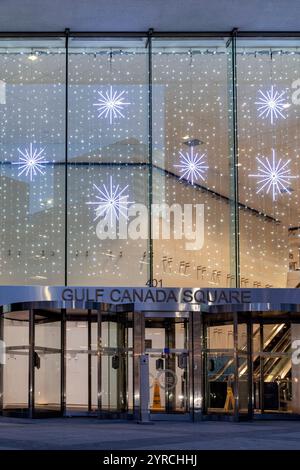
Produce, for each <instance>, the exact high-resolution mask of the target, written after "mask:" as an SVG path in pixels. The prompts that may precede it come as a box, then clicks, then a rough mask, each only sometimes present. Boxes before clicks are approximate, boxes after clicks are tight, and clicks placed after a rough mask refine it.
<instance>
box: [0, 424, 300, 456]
mask: <svg viewBox="0 0 300 470" xmlns="http://www.w3.org/2000/svg"><path fill="white" fill-rule="evenodd" d="M4 449H7V450H9V449H10V450H17V449H26V450H31V449H37V450H38V449H41V450H42V449H44V450H50V449H51V450H52V449H57V450H63V449H65V450H72V449H74V450H75V449H76V450H77V449H78V450H80V449H82V450H84V449H86V450H100V449H102V450H118V449H119V450H126V449H128V450H130V449H135V450H137V449H141V450H143V449H145V450H150V449H151V450H160V449H163V450H188V449H191V450H197V449H199V450H200V449H207V450H211V449H226V450H228V449H274V450H275V449H276V450H283V449H300V422H299V421H272V422H270V421H269V422H263V421H259V422H250V423H229V422H202V423H190V422H166V421H161V422H159V421H156V422H155V423H154V424H153V425H150V426H147V425H139V424H136V423H134V422H128V421H126V422H124V421H114V422H112V421H98V420H97V419H94V418H64V419H63V418H57V419H56V418H54V419H45V420H21V419H13V418H12V419H8V418H0V450H4Z"/></svg>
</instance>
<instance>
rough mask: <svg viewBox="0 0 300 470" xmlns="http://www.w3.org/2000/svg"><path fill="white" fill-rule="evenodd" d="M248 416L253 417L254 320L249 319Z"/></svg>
mask: <svg viewBox="0 0 300 470" xmlns="http://www.w3.org/2000/svg"><path fill="white" fill-rule="evenodd" d="M247 367H248V418H249V419H252V417H253V408H254V395H253V322H252V320H251V319H250V318H248V319H247Z"/></svg>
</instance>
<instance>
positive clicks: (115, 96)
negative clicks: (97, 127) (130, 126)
mask: <svg viewBox="0 0 300 470" xmlns="http://www.w3.org/2000/svg"><path fill="white" fill-rule="evenodd" d="M98 93H99V95H100V98H98V103H94V106H97V108H98V112H99V114H98V117H102V116H104V117H105V118H107V117H109V123H110V124H112V122H113V120H114V119H115V118H118V117H122V118H124V117H125V116H124V114H123V113H122V111H123V109H124V107H125V106H127V105H129V104H130V103H127V102H125V101H124V99H125V97H124V96H123V95H124V93H125V91H124V90H123V91H121V92H120V93H118V92H117V91H113V87H112V86H111V87H110V89H109V91H106V92H105V94H104V93H102V91H98Z"/></svg>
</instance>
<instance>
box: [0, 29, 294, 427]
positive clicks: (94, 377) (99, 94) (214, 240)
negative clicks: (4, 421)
mask: <svg viewBox="0 0 300 470" xmlns="http://www.w3.org/2000/svg"><path fill="white" fill-rule="evenodd" d="M299 44H300V39H297V38H296V39H295V38H287V37H282V38H279V37H277V38H275V37H265V38H263V37H262V38H260V39H258V38H255V37H254V36H252V37H250V36H249V37H246V36H244V37H242V36H237V37H236V36H235V35H228V37H214V36H213V35H210V36H209V37H204V36H203V37H193V38H192V37H189V38H187V37H182V36H180V35H178V36H176V37H172V38H169V37H166V35H161V36H160V37H159V36H158V35H155V36H154V37H152V36H151V35H150V36H149V35H148V36H147V35H145V36H142V35H133V36H132V37H130V36H129V35H127V36H126V37H123V38H122V37H100V35H99V36H98V37H97V36H94V37H88V36H86V35H84V34H83V35H81V36H80V35H74V36H72V35H71V36H70V37H69V36H67V37H51V38H45V37H44V38H38V37H37V36H36V37H27V38H25V39H24V38H23V39H22V38H10V39H9V38H7V39H6V38H1V39H0V151H1V160H0V231H1V237H0V285H2V286H20V285H24V286H32V285H33V286H55V285H57V286H62V285H66V286H90V287H91V288H92V286H97V287H99V286H103V288H105V287H106V286H107V287H109V288H111V289H113V288H114V287H117V286H128V287H130V286H132V287H136V288H138V287H145V286H151V287H161V288H164V287H173V288H178V292H179V291H180V290H183V289H184V288H185V287H188V288H199V289H201V288H203V289H204V288H205V289H207V291H201V290H199V291H198V293H199V292H200V294H201V293H202V292H208V290H209V289H213V291H212V297H214V296H215V298H217V296H218V295H220V297H221V296H223V299H224V298H225V297H226V295H227V293H228V291H226V290H223V288H232V289H231V290H230V292H231V293H232V292H233V295H232V296H231V297H232V299H233V300H232V302H231V301H230V302H229V301H228V302H227V301H226V302H227V304H226V302H225V301H224V303H223V301H222V302H219V303H218V301H217V300H211V301H210V300H209V301H207V302H206V301H205V302H204V301H203V302H202V300H199V301H198V300H197V301H196V300H195V302H194V301H192V300H191V301H188V300H187V301H186V302H187V303H185V304H181V305H179V301H177V300H176V302H177V303H178V305H179V306H178V309H176V308H175V307H174V309H173V310H172V308H171V307H170V308H169V306H168V302H167V301H161V300H156V301H155V302H154V304H155V305H154V307H153V310H151V309H150V307H149V305H150V304H151V301H150V302H149V305H148V304H147V302H144V301H139V299H138V301H136V303H135V301H132V300H131V299H129V297H126V296H125V298H124V297H122V299H121V296H120V299H121V300H120V302H119V300H116V301H114V302H115V303H116V304H117V302H119V305H115V304H114V302H113V303H112V304H106V301H103V302H101V301H100V300H101V299H100V300H99V299H98V298H97V299H96V300H95V299H94V300H92V299H88V296H89V293H88V292H87V294H86V293H85V291H88V289H78V292H77V293H76V294H75V297H76V295H78V296H79V298H75V300H74V299H73V298H72V299H71V298H68V299H67V298H63V301H61V299H60V300H57V299H54V300H53V299H51V289H48V288H45V289H40V292H42V293H43V295H45V296H46V299H45V298H43V300H41V301H39V300H36V303H35V302H31V301H30V302H29V301H28V299H25V300H24V305H23V307H22V304H21V303H20V304H19V300H18V304H16V305H13V304H12V305H2V304H1V316H0V340H1V341H2V342H3V344H5V352H6V362H5V363H3V364H0V408H1V411H2V413H3V414H17V415H20V414H21V415H22V414H23V415H25V414H26V415H29V416H31V417H35V416H41V415H43V414H44V415H49V414H52V415H61V414H70V415H76V414H79V415H81V414H92V415H97V416H99V417H104V416H124V415H126V416H130V417H132V416H134V417H140V412H141V408H142V405H141V395H142V393H141V392H142V388H143V386H144V391H145V387H146V388H147V391H148V393H149V399H148V404H149V407H148V410H149V412H150V413H151V415H152V416H155V415H156V416H159V415H160V414H161V413H164V414H168V413H169V414H177V415H190V416H192V418H193V419H198V418H199V417H200V418H202V417H204V416H208V417H210V416H211V415H215V414H218V415H222V416H224V415H226V417H229V419H239V418H240V417H243V418H245V417H252V416H254V415H255V416H260V415H264V414H277V415H280V416H295V415H298V416H299V413H300V405H299V403H300V385H299V384H300V376H299V373H300V371H299V360H298V359H299V358H298V356H297V357H296V359H295V347H294V346H293V345H295V344H296V343H297V341H298V342H299V340H298V337H299V334H300V329H299V322H300V316H299V311H300V307H299V305H300V302H299V303H295V302H291V304H280V302H281V300H280V299H279V298H277V297H276V295H277V294H278V293H277V292H275V293H274V296H275V297H274V298H275V299H276V302H279V304H280V305H281V307H280V308H281V310H280V308H279V307H278V311H277V310H276V308H277V303H276V302H275V303H274V304H273V303H271V302H270V304H269V306H266V305H267V304H268V302H267V301H266V300H265V298H266V299H268V295H269V294H268V293H269V292H271V293H270V296H271V294H272V295H273V291H272V290H271V291H270V289H269V288H271V287H274V288H286V287H292V288H294V287H299V286H300V242H299V239H300V238H299V237H300V211H299V207H298V199H299V198H298V195H300V179H299V176H300V172H299V165H300V163H299V155H300V154H299V148H300V147H299V145H300V141H299V139H300V137H299V136H300V132H299V131H300V128H299V126H300V114H299V113H300V108H299V105H300V98H299V89H300V88H299V87H300V77H298V70H299V60H300V59H299V57H300V56H299V54H300V52H299V51H300V49H299ZM216 288H222V290H220V291H217V290H216ZM237 288H247V292H248V294H249V290H250V288H251V289H252V288H254V289H255V288H264V289H265V290H264V291H260V290H255V291H254V292H255V293H256V294H257V293H260V292H261V293H262V297H263V296H264V295H265V298H264V297H263V302H265V304H262V303H259V302H258V303H255V302H254V304H253V305H254V306H253V308H252V305H250V307H249V308H248V309H247V308H244V307H245V305H246V304H247V302H244V301H241V303H240V302H239V301H236V298H237V297H238V296H239V295H240V292H241V291H239V290H237ZM5 289H7V288H6V287H5ZM248 289H249V290H248ZM175 290H176V289H175ZM68 291H69V293H68V295H73V294H72V292H73V291H72V289H70V288H69V289H68ZM100 291H101V289H99V292H100ZM103 291H105V289H103ZM145 291H146V289H145ZM16 292H17V291H16ZM28 292H29V293H30V292H31V291H30V288H29V289H28ZM143 292H144V291H143ZM151 292H155V293H158V294H159V292H160V294H161V295H162V296H164V295H165V294H166V292H169V291H167V290H166V291H164V290H161V291H158V290H153V291H150V293H151ZM176 292H177V290H176ZM189 292H190V294H191V291H189ZM213 292H217V294H214V293H213ZM251 292H252V291H251ZM251 292H250V294H251ZM265 292H266V294H265ZM282 292H283V291H282V290H280V295H281V293H282ZM293 292H295V291H293ZM70 293H71V294H70ZM218 293H219V294H218ZM98 294H99V293H98ZM115 294H116V295H118V292H116V293H115ZM26 295H27V293H26ZM29 295H31V293H30V294H29ZM85 295H87V298H85ZM99 295H100V294H99ZM127 295H129V294H127ZM138 295H139V294H137V296H138ZM208 295H210V292H208ZM230 295H231V294H230ZM47 296H48V297H47ZM231 297H230V298H231ZM179 298H181V297H179ZM203 298H204V297H203ZM238 298H239V297H238ZM278 299H279V300H278ZM1 300H2V299H1ZM52 300H53V302H52ZM39 302H40V303H41V305H37V304H39ZM47 302H48V303H47ZM50 302H52V303H51V304H50ZM68 302H69V303H68ZM131 302H133V303H131ZM176 302H175V303H176ZM184 302H185V301H184ZM189 302H190V303H189ZM3 303H4V302H3ZM171 303H172V301H171ZM195 303H196V304H198V305H197V306H196V308H194V307H195V305H192V304H195ZM85 304H86V305H85ZM199 304H201V306H200V309H199ZM237 304H238V305H237ZM279 304H278V305H279ZM145 305H146V306H145ZM191 305H192V306H191ZM203 305H204V306H203ZM257 305H259V307H257ZM270 305H272V307H270ZM274 305H275V307H274ZM290 305H291V307H290ZM141 306H142V307H141ZM246 307H247V305H246ZM273 307H274V309H273V310H272V311H271V308H273ZM210 308H211V311H210V310H209V309H210ZM214 308H215V310H214ZM189 309H190V310H189ZM200 310H201V311H200ZM1 344H2V343H1ZM296 345H297V344H296ZM143 356H146V357H147V360H148V361H149V364H148V370H147V377H146V378H145V377H144V378H143V380H144V382H143V381H142V379H141V368H142V366H141V364H140V362H139V361H140V358H141V357H143ZM142 382H143V384H144V385H142ZM145 383H146V386H145Z"/></svg>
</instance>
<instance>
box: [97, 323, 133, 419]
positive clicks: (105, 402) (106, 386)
mask: <svg viewBox="0 0 300 470" xmlns="http://www.w3.org/2000/svg"><path fill="white" fill-rule="evenodd" d="M132 352H133V351H132V327H129V325H128V317H127V314H118V316H117V317H116V316H114V315H102V321H101V387H102V389H101V406H102V409H101V411H104V412H105V411H116V412H126V411H128V409H131V410H132V403H133V375H132Z"/></svg>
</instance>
